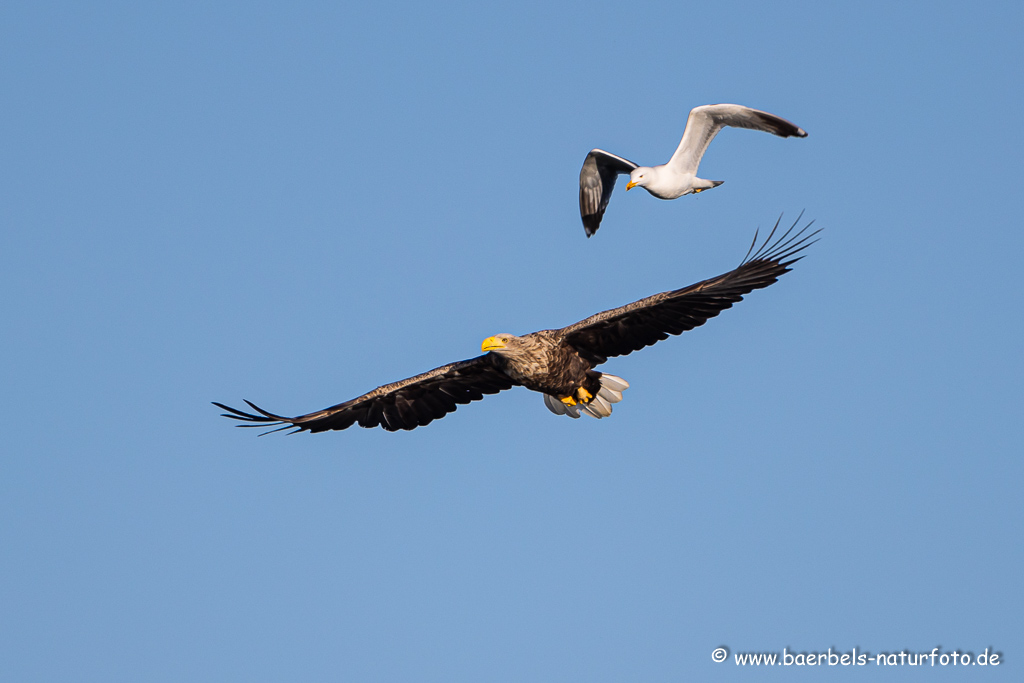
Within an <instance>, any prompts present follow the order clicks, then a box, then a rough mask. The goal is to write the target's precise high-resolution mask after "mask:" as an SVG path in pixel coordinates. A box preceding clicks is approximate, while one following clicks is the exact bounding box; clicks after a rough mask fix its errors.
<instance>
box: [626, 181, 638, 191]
mask: <svg viewBox="0 0 1024 683" xmlns="http://www.w3.org/2000/svg"><path fill="white" fill-rule="evenodd" d="M634 187H636V183H635V182H633V181H632V180H630V181H629V182H628V183H626V192H629V191H630V190H632V189H633V188H634Z"/></svg>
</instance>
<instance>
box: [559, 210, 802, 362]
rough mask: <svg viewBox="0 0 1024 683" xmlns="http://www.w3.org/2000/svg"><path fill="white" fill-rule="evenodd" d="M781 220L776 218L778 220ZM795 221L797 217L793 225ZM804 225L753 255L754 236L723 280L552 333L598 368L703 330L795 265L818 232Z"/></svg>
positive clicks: (651, 298)
mask: <svg viewBox="0 0 1024 683" xmlns="http://www.w3.org/2000/svg"><path fill="white" fill-rule="evenodd" d="M779 220H780V221H781V218H780V219H779ZM799 221H800V218H799V217H798V218H797V223H798V222H799ZM812 224H813V221H811V223H808V224H807V225H805V226H804V227H803V228H802V229H800V230H798V231H797V232H796V233H794V232H793V231H794V230H795V229H796V225H797V224H796V223H794V224H793V226H792V227H791V228H790V229H789V230H787V231H786V233H785V234H784V235H782V236H781V237H779V238H778V239H776V240H775V241H774V242H773V241H772V238H773V237H774V236H775V232H776V230H777V229H778V227H779V223H778V222H776V223H775V227H774V228H772V232H771V234H769V235H768V238H767V239H766V240H765V241H764V243H762V244H761V246H760V247H759V248H758V249H757V250H756V251H755V247H756V245H757V235H756V234H755V235H754V242H753V244H751V246H750V250H749V251H748V252H747V256H746V257H745V258H744V259H743V262H742V263H741V264H740V265H739V267H738V268H736V269H735V270H732V271H729V272H728V273H725V274H724V275H719V276H718V277H714V278H711V279H710V280H704V281H703V282H698V283H697V284H695V285H690V286H689V287H684V288H682V289H676V290H673V291H671V292H662V293H661V294H655V295H654V296H649V297H647V298H644V299H640V300H639V301H635V302H633V303H631V304H626V305H625V306H621V307H619V308H613V309H612V310H610V311H604V312H603V313H598V314H597V315H592V316H590V317H589V318H587V319H586V320H581V321H580V322H578V323H576V324H575V325H570V326H569V327H565V328H562V329H561V330H557V333H559V334H560V335H561V336H562V338H563V339H564V340H565V341H566V342H567V343H568V344H570V345H571V346H573V347H574V348H575V349H576V350H577V352H578V353H579V354H580V355H581V356H583V357H584V358H586V359H587V360H589V361H591V362H592V363H603V362H605V361H606V360H608V358H610V357H612V356H621V355H625V354H627V353H632V352H633V351H637V350H639V349H642V348H644V347H645V346H650V345H651V344H654V343H655V342H658V341H661V340H662V339H668V336H669V335H670V334H682V333H683V332H685V331H687V330H692V329H693V328H695V327H698V326H700V325H703V324H704V323H705V322H707V321H708V319H710V318H713V317H715V316H716V315H718V314H719V313H721V312H722V311H724V310H725V309H727V308H730V307H732V305H733V304H734V303H736V302H737V301H740V300H741V299H743V295H744V294H747V293H749V292H751V291H753V290H755V289H761V288H763V287H767V286H768V285H770V284H772V283H773V282H775V281H776V280H777V279H778V278H779V276H780V275H782V274H783V273H786V272H788V271H789V266H791V265H792V264H793V263H795V262H797V261H799V260H800V259H801V258H803V257H802V256H796V254H797V253H799V252H801V251H803V250H804V249H806V248H807V247H809V246H810V245H811V244H813V241H812V240H811V238H812V237H814V236H815V235H817V234H818V232H820V230H815V231H814V232H811V233H808V232H807V231H808V229H809V228H810V227H811V225H812Z"/></svg>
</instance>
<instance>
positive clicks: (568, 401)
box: [558, 396, 576, 406]
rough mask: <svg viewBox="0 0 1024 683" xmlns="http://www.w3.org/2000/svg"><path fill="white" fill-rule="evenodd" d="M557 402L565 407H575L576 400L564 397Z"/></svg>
mask: <svg viewBox="0 0 1024 683" xmlns="http://www.w3.org/2000/svg"><path fill="white" fill-rule="evenodd" d="M558 400H559V401H561V402H562V403H564V404H565V405H567V406H574V405H576V399H574V398H573V397H572V396H566V397H565V398H560V399H558Z"/></svg>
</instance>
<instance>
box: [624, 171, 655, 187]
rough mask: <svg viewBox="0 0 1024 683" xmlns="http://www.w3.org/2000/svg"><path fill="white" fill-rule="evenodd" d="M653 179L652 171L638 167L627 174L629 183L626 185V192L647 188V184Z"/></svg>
mask: <svg viewBox="0 0 1024 683" xmlns="http://www.w3.org/2000/svg"><path fill="white" fill-rule="evenodd" d="M653 178H654V169H653V168H649V167H647V166H638V167H637V168H634V169H633V170H632V171H630V172H629V182H628V183H626V190H627V191H629V190H632V189H633V188H634V187H647V183H649V182H651V180H653Z"/></svg>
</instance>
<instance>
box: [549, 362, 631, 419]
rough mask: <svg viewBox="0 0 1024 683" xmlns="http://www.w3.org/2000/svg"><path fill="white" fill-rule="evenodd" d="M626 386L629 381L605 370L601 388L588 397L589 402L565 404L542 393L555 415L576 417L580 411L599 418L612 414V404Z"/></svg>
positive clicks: (627, 386) (619, 399)
mask: <svg viewBox="0 0 1024 683" xmlns="http://www.w3.org/2000/svg"><path fill="white" fill-rule="evenodd" d="M628 388H629V382H627V381H626V380H624V379H622V378H621V377H616V376H615V375H609V374H608V373H607V372H602V373H601V389H600V390H599V391H598V392H597V395H596V396H594V398H592V399H590V403H577V404H576V405H574V406H567V405H565V404H564V403H562V402H561V401H559V400H558V399H557V398H555V397H554V396H551V395H550V394H544V405H546V406H547V407H548V410H550V411H551V412H552V413H554V414H555V415H568V416H569V417H571V418H573V419H577V418H579V416H580V413H581V412H582V413H586V414H587V415H589V416H590V417H596V418H597V419H599V420H600V419H601V418H602V417H608V416H609V415H611V414H612V404H613V403H618V402H619V401H621V400H622V392H623V391H625V390H626V389H628Z"/></svg>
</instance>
